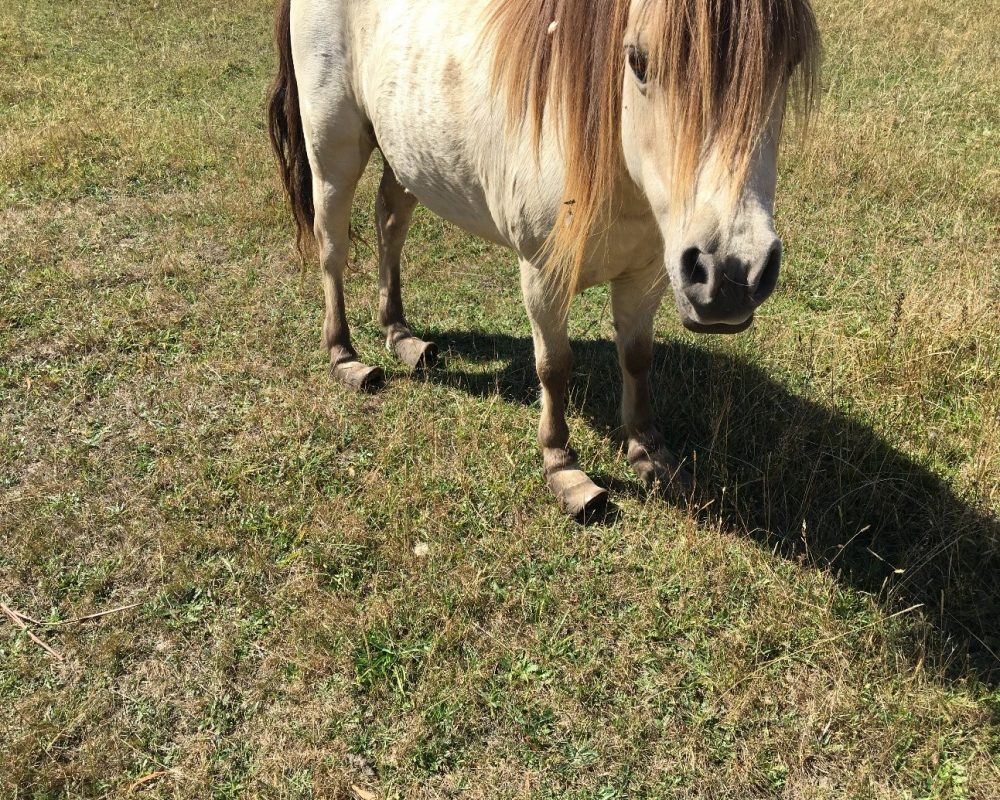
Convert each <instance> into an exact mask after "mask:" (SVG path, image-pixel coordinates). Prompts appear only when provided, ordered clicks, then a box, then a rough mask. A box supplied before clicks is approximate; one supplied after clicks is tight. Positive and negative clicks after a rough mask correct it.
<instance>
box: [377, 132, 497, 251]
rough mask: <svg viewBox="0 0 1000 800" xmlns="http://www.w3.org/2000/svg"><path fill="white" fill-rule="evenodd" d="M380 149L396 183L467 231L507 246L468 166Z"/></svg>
mask: <svg viewBox="0 0 1000 800" xmlns="http://www.w3.org/2000/svg"><path fill="white" fill-rule="evenodd" d="M380 145H381V142H380ZM386 150H388V151H389V152H386ZM382 152H383V154H384V155H385V157H386V159H387V160H388V161H389V163H390V164H391V165H392V169H393V171H394V172H395V173H396V178H397V179H398V180H399V182H400V183H401V184H402V185H403V186H405V187H406V189H407V190H408V191H409V192H411V193H412V194H413V195H415V196H416V198H417V199H418V200H419V201H420V202H421V203H422V204H423V205H424V206H426V207H427V208H428V209H429V210H430V211H433V212H434V213H435V214H436V215H437V216H439V217H441V218H442V219H445V220H447V221H448V222H451V223H452V224H454V225H457V226H458V227H460V228H462V229H463V230H465V231H467V232H468V233H471V234H473V235H475V236H479V237H481V238H483V239H486V240H488V241H490V242H494V243H496V244H501V245H508V246H509V244H510V243H509V242H508V241H507V238H506V237H505V236H504V235H503V234H502V233H501V232H500V230H499V228H498V226H497V223H496V221H495V220H494V218H493V214H492V212H491V210H490V207H489V203H488V202H487V199H486V192H485V190H484V189H483V186H482V184H481V182H480V181H479V180H478V178H477V177H476V176H475V175H472V174H470V171H469V170H468V169H463V168H462V165H460V164H455V163H450V164H440V163H438V164H435V163H433V161H432V163H431V164H428V163H421V164H419V165H418V164H411V163H410V159H408V158H406V157H404V158H402V159H401V160H400V159H394V158H393V157H392V148H391V146H390V147H388V148H386V149H383V151H382ZM434 161H438V162H439V161H440V160H439V159H435V160H434ZM435 166H437V167H438V168H437V169H434V167H435Z"/></svg>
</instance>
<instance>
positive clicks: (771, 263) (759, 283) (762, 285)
mask: <svg viewBox="0 0 1000 800" xmlns="http://www.w3.org/2000/svg"><path fill="white" fill-rule="evenodd" d="M780 272H781V242H775V244H774V245H773V246H772V247H771V250H770V252H769V253H768V254H767V261H765V262H764V268H763V269H762V270H761V271H760V276H759V277H758V278H757V280H756V281H754V282H753V283H752V284H751V286H752V287H753V288H752V290H751V293H752V294H753V296H754V299H755V300H757V301H758V302H761V303H762V302H764V301H765V300H766V299H767V298H768V297H770V296H771V294H772V293H773V292H774V290H775V288H777V286H778V274H779V273H780Z"/></svg>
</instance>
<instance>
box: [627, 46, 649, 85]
mask: <svg viewBox="0 0 1000 800" xmlns="http://www.w3.org/2000/svg"><path fill="white" fill-rule="evenodd" d="M628 65H629V66H630V67H631V68H632V72H633V73H634V74H635V79H636V80H637V81H639V83H645V82H646V71H647V70H648V68H649V55H648V54H647V53H646V52H645V51H643V50H640V49H639V48H638V47H629V49H628Z"/></svg>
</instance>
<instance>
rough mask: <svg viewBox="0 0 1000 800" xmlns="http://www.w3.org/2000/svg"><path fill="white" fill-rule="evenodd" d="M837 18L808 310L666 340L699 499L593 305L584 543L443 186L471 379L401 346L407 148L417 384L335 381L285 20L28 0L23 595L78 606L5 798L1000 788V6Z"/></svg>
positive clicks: (23, 65) (580, 344) (365, 234)
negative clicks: (676, 486)
mask: <svg viewBox="0 0 1000 800" xmlns="http://www.w3.org/2000/svg"><path fill="white" fill-rule="evenodd" d="M815 7H816V11H817V15H818V17H819V21H820V27H821V30H822V32H823V37H824V44H825V60H824V68H823V90H822V98H821V102H820V114H819V116H818V118H817V119H816V121H815V123H814V125H813V128H812V131H811V135H810V138H809V140H808V143H807V144H806V145H804V146H803V145H799V144H796V143H794V142H793V141H792V140H789V142H788V144H787V146H786V147H785V149H784V152H783V155H782V161H781V168H782V171H781V179H780V185H779V190H778V209H777V223H778V230H779V233H780V234H781V235H782V237H783V239H784V242H785V247H786V254H787V256H786V260H785V264H784V266H783V275H782V280H781V284H780V286H779V289H778V291H777V293H776V295H775V297H774V298H772V299H771V300H770V301H769V302H768V304H767V305H766V306H764V307H763V308H762V309H761V312H760V313H759V315H758V318H757V322H756V323H755V325H754V327H753V328H751V329H750V330H749V331H748V332H746V333H744V334H741V335H739V336H737V337H734V338H726V339H712V338H703V337H702V338H700V337H697V336H695V335H692V334H689V333H687V332H685V331H684V330H683V329H682V328H681V326H680V325H679V323H678V322H677V318H676V311H675V310H674V308H673V307H672V304H668V305H667V306H665V308H664V310H663V312H662V313H661V315H660V317H659V319H658V325H657V346H656V351H655V367H654V380H655V402H656V407H657V412H658V416H659V417H660V419H661V422H662V427H663V429H664V432H665V433H666V435H667V437H668V439H669V440H670V444H671V446H672V447H674V449H675V451H677V452H679V453H682V454H685V455H687V456H689V457H691V458H693V459H694V460H695V463H696V468H697V475H698V480H699V485H700V494H699V496H698V497H697V498H696V499H695V500H694V501H693V502H692V503H690V504H688V505H685V504H679V503H678V502H676V501H664V500H662V499H659V498H657V497H649V496H646V495H645V494H644V493H643V492H642V491H640V490H639V487H638V484H637V482H636V481H635V479H634V477H633V476H632V473H631V471H630V470H629V468H628V465H627V463H626V461H625V458H624V454H623V453H622V452H621V444H620V438H619V433H618V431H617V429H616V426H617V405H618V402H619V385H620V383H619V376H618V371H617V369H618V368H617V364H616V360H615V353H614V346H613V344H611V341H612V336H613V331H612V328H611V323H610V317H609V309H608V295H607V291H606V290H605V289H603V288H598V289H593V290H590V291H588V292H587V293H585V295H584V296H582V297H581V298H579V300H578V302H577V303H576V305H575V308H574V311H573V316H572V320H571V332H572V336H573V341H574V348H575V354H576V365H575V368H574V380H573V385H572V390H571V401H570V420H571V426H572V432H573V441H574V445H575V446H576V447H577V449H578V450H579V451H580V454H581V457H582V459H583V460H584V462H585V463H586V464H587V465H588V468H589V469H590V471H591V473H592V474H593V475H594V476H595V478H596V479H597V480H598V481H599V482H600V483H601V484H602V485H605V486H608V487H610V488H611V489H612V494H613V499H614V501H615V502H616V504H617V506H618V512H617V513H616V514H615V515H613V516H612V517H610V518H609V519H608V520H607V521H606V522H605V523H604V524H601V525H593V526H589V527H586V528H584V527H581V526H578V525H576V524H575V523H573V522H571V521H570V520H568V519H565V518H564V516H563V515H562V514H561V512H560V511H559V509H558V507H557V505H556V504H555V503H554V502H553V501H552V499H551V497H550V494H549V492H548V489H547V488H546V486H545V484H544V480H543V477H542V475H541V468H540V462H539V457H538V453H537V448H536V445H535V425H536V423H537V416H538V402H537V388H538V387H537V380H536V378H535V375H534V370H533V366H532V354H531V342H530V333H529V327H528V323H527V320H526V316H525V313H524V311H523V309H522V307H521V305H520V295H519V286H518V281H517V269H516V263H515V261H514V260H513V258H512V257H511V256H509V255H508V254H506V253H504V252H502V251H500V250H499V249H497V248H494V247H492V246H488V245H486V244H483V243H481V242H479V241H476V240H474V239H470V238H468V237H466V236H465V235H463V234H462V233H460V232H459V231H457V230H456V229H454V228H452V227H450V226H448V225H446V224H444V223H442V222H441V221H439V220H438V219H436V218H434V217H432V216H431V215H429V214H428V213H426V212H425V211H423V210H418V212H417V217H416V220H415V224H414V227H413V230H412V233H411V236H410V240H409V243H408V246H407V250H406V251H405V253H404V282H405V298H406V301H407V311H408V316H409V318H410V321H411V322H412V323H413V325H414V328H415V332H416V333H417V334H418V335H421V336H423V337H424V338H428V339H431V340H433V341H435V342H436V343H437V344H438V345H439V346H440V347H441V349H442V354H443V359H442V362H443V363H442V365H441V366H440V367H439V368H438V369H437V370H436V371H434V372H431V373H429V374H427V375H423V376H412V375H410V374H408V373H407V372H406V370H405V369H404V368H402V367H401V366H399V365H398V363H397V362H396V361H395V360H393V359H391V358H390V356H389V354H388V353H386V352H385V349H384V346H383V342H382V337H381V333H380V331H379V330H378V327H377V325H376V324H375V322H374V316H375V308H376V301H377V293H376V288H375V275H374V270H375V263H376V259H375V255H374V252H373V244H374V240H375V235H374V229H373V208H372V204H373V198H374V192H375V188H376V184H377V179H378V172H377V166H378V165H377V163H376V162H377V157H376V159H375V161H373V165H372V167H371V168H370V169H369V173H368V175H367V176H366V179H365V181H364V183H363V184H362V189H361V192H360V196H359V201H358V203H357V204H356V207H355V212H354V214H355V216H354V223H353V224H354V227H355V229H356V230H357V232H358V234H359V235H358V237H357V240H356V245H355V253H354V263H353V265H352V268H351V270H350V278H349V288H348V291H349V297H350V304H349V310H350V322H351V325H352V328H353V331H354V336H355V343H356V345H357V347H358V349H359V351H360V353H361V355H362V356H363V357H364V358H365V360H366V361H368V362H369V363H374V364H378V365H380V366H382V367H383V368H384V369H385V370H386V373H387V376H388V384H387V386H386V388H385V389H384V390H383V391H382V392H381V393H379V394H377V395H374V396H368V395H359V394H355V393H352V392H351V391H350V390H348V389H345V388H343V387H342V386H340V385H338V384H336V383H334V382H333V381H332V380H331V379H330V377H329V375H328V368H327V363H326V357H325V355H324V353H323V352H322V350H321V348H320V324H321V320H322V292H321V287H320V282H319V276H318V268H317V267H315V266H313V265H312V264H310V265H309V266H308V267H307V268H305V269H301V268H300V267H299V265H298V262H297V259H296V256H295V253H294V249H293V245H292V223H291V220H290V216H289V214H288V213H287V211H286V209H285V206H284V204H283V202H282V198H281V196H280V193H279V190H278V184H277V179H276V177H275V170H274V164H273V160H272V156H271V153H270V150H269V148H268V142H267V134H266V130H265V126H264V112H263V107H264V97H265V92H266V88H267V85H268V82H269V81H270V79H271V75H272V72H273V68H274V55H273V52H274V51H273V43H272V41H271V18H272V8H271V3H270V2H264V1H263V0H246V1H245V2H242V3H210V2H205V0H187V1H186V2H180V1H179V0H157V1H156V2H154V1H153V0H139V1H137V2H132V3H121V2H113V1H112V0H93V1H92V2H87V3H79V2H71V0H18V2H15V3H5V4H3V5H2V7H0V112H2V113H0V602H2V603H3V604H5V606H6V607H8V608H9V609H10V610H11V611H12V614H13V615H14V616H16V613H17V612H20V613H22V614H24V615H27V616H30V617H32V618H34V620H36V621H37V623H38V624H34V623H31V622H24V620H22V623H23V625H15V624H14V621H13V619H12V617H11V615H3V616H0V796H2V797H4V798H7V797H10V798H17V799H18V800H20V799H21V798H38V799H39V800H40V799H41V798H83V797H88V798H89V797H119V796H132V795H134V796H148V797H163V798H195V797H198V798H201V797H205V798H207V797H213V798H237V797H274V798H361V800H367V799H368V798H371V797H374V798H378V799H379V800H383V798H384V799H385V800H388V799H389V798H417V797H421V798H422V797H465V798H490V799H491V800H492V799H495V798H566V799H567V800H568V799H569V798H573V799H574V800H576V799H579V800H583V799H584V798H595V799H596V798H601V800H612V798H673V797H677V798H685V797H689V798H695V797H698V798H703V797H718V798H722V797H732V798H752V797H786V798H795V799H798V798H859V800H860V799H862V798H863V799H865V800H867V799H868V798H873V799H874V798H886V799H888V798H911V799H912V800H917V799H918V798H920V799H925V798H926V799H927V800H930V799H931V798H935V799H936V798H942V799H944V798H949V799H954V800H958V799H959V798H968V799H969V800H980V799H983V800H988V799H989V798H996V797H1000V526H998V515H1000V260H998V253H1000V158H998V154H1000V74H998V72H997V68H996V64H997V63H998V61H1000V39H998V36H997V17H998V14H1000V8H998V7H997V4H996V2H995V0H991V2H986V3H980V2H973V0H952V1H951V2H945V0H916V2H904V1H903V0H884V2H881V3H869V2H862V0H815ZM122 607H130V608H127V609H126V610H123V611H115V609H120V608H122ZM105 611H115V613H110V614H108V615H106V616H102V617H99V618H96V619H90V620H86V621H83V622H73V620H76V619H79V618H81V617H86V616H89V615H93V614H98V613H102V612H105ZM59 623H66V624H59ZM24 626H26V627H24ZM29 632H30V633H32V634H34V636H35V637H36V639H38V640H41V641H42V642H44V643H46V644H47V645H48V646H49V647H50V648H51V649H52V651H53V653H54V655H53V654H52V653H49V652H46V651H45V650H44V649H43V648H42V647H41V646H40V645H39V643H38V641H36V640H34V639H32V638H31V637H30V636H29Z"/></svg>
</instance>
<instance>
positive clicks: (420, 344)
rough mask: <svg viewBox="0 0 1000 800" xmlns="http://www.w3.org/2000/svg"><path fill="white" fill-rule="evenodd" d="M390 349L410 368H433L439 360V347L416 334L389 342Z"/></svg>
mask: <svg viewBox="0 0 1000 800" xmlns="http://www.w3.org/2000/svg"><path fill="white" fill-rule="evenodd" d="M389 349H390V350H391V351H392V352H393V353H395V354H396V358H398V359H399V360H400V361H402V362H403V363H404V364H406V366H408V367H409V368H410V369H415V370H425V369H431V368H432V367H434V366H435V365H436V364H437V362H438V347H437V345H436V344H434V342H425V341H423V340H421V339H418V338H417V337H416V336H407V337H406V338H405V339H399V340H398V341H396V342H390V343H389Z"/></svg>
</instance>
